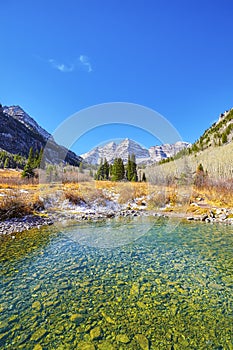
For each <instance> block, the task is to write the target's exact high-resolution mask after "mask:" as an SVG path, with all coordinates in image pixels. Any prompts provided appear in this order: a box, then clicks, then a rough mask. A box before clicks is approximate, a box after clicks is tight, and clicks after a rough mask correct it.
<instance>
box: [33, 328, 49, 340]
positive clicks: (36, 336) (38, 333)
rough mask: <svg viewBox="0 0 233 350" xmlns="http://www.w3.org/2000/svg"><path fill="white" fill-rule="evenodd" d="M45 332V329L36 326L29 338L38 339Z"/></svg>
mask: <svg viewBox="0 0 233 350" xmlns="http://www.w3.org/2000/svg"><path fill="white" fill-rule="evenodd" d="M46 333H47V331H46V329H45V328H43V327H41V328H38V329H37V330H36V331H35V332H34V333H33V334H32V336H31V340H34V341H38V340H40V339H41V338H43V337H44V336H45V334H46Z"/></svg>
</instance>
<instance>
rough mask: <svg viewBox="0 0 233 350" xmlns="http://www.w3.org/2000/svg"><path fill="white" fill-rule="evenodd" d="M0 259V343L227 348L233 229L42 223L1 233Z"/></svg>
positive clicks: (87, 348)
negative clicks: (36, 227)
mask: <svg viewBox="0 0 233 350" xmlns="http://www.w3.org/2000/svg"><path fill="white" fill-rule="evenodd" d="M117 232H119V236H118V234H117ZM133 232H134V233H135V236H134V235H133ZM142 233H144V235H142ZM116 236H117V237H116ZM98 237H100V238H99V239H98ZM117 242H118V243H119V242H121V244H118V243H117ZM0 264H1V270H0V274H1V279H0V282H1V284H0V348H1V349H34V350H40V349H58V350H59V349H64V350H66V349H81V350H93V349H100V350H101V349H102V350H104V349H105V350H111V349H134V350H137V349H138V350H140V349H142V350H145V349H156V350H157V349H166V350H167V349H170V350H172V349H177V350H180V349H198V350H199V349H233V345H232V344H233V305H232V302H233V228H232V227H227V226H221V225H216V226H215V225H210V224H201V223H189V222H184V223H180V224H179V225H178V226H177V227H176V228H175V229H174V230H173V231H170V232H169V230H167V222H166V220H165V221H164V220H162V219H161V220H157V221H155V219H149V218H147V219H144V220H141V219H137V218H135V219H133V220H128V221H127V220H120V221H117V220H109V221H106V222H103V223H95V224H94V223H92V224H90V223H85V224H73V225H70V226H68V227H66V228H64V227H63V228H60V229H59V228H57V227H54V228H51V227H49V228H44V229H41V230H31V231H28V232H23V233H21V234H18V235H17V236H16V238H15V239H12V237H1V238H0Z"/></svg>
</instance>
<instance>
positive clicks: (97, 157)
mask: <svg viewBox="0 0 233 350" xmlns="http://www.w3.org/2000/svg"><path fill="white" fill-rule="evenodd" d="M190 145H191V144H190V143H188V142H183V141H178V142H176V143H175V144H172V145H170V144H164V145H160V146H152V147H150V148H149V149H147V148H145V147H142V146H141V145H140V144H139V143H137V142H136V141H134V140H131V139H129V138H126V139H123V140H122V141H121V142H120V143H119V144H116V143H115V142H113V141H111V142H109V143H107V144H105V145H104V146H98V147H95V148H93V149H92V150H90V151H89V152H86V153H84V154H82V155H81V157H82V158H83V159H84V161H85V162H86V163H88V164H92V165H97V164H99V163H100V161H101V158H102V159H104V158H106V159H107V161H108V162H109V163H113V161H114V158H122V159H123V162H124V163H126V162H127V160H128V156H129V155H131V154H134V155H135V157H136V162H137V164H151V163H154V162H158V161H160V160H161V159H165V158H168V157H171V156H173V155H175V154H176V153H177V152H179V151H180V150H181V149H183V148H186V147H189V146H190Z"/></svg>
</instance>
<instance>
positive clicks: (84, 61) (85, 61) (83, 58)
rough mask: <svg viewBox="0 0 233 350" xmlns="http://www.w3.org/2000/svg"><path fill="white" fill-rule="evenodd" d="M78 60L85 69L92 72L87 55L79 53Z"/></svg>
mask: <svg viewBox="0 0 233 350" xmlns="http://www.w3.org/2000/svg"><path fill="white" fill-rule="evenodd" d="M79 61H80V62H81V64H82V65H83V66H84V67H85V68H86V69H87V71H88V73H90V72H92V66H91V63H90V61H89V58H88V57H87V56H85V55H80V56H79Z"/></svg>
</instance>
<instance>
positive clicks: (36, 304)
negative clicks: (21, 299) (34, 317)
mask: <svg viewBox="0 0 233 350" xmlns="http://www.w3.org/2000/svg"><path fill="white" fill-rule="evenodd" d="M32 308H33V309H35V310H36V311H40V310H41V303H40V302H39V301H34V303H32Z"/></svg>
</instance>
